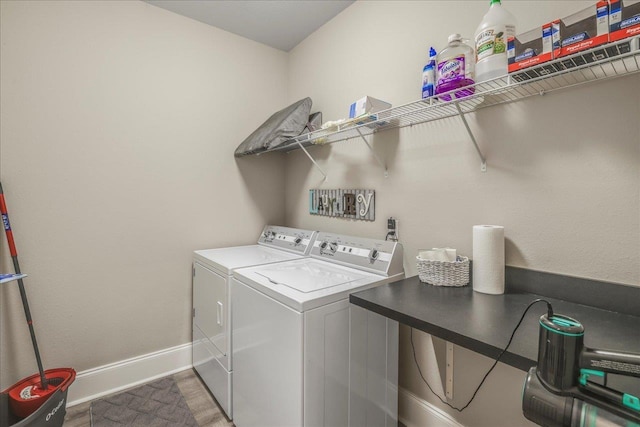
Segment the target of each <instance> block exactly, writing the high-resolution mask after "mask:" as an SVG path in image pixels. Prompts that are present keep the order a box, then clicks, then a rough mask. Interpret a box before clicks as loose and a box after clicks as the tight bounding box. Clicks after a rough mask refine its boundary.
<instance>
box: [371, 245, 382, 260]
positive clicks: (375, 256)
mask: <svg viewBox="0 0 640 427" xmlns="http://www.w3.org/2000/svg"><path fill="white" fill-rule="evenodd" d="M378 255H380V253H379V252H378V250H377V249H375V248H373V249H371V252H369V259H370V260H371V262H373V261H375V260H376V259H378Z"/></svg>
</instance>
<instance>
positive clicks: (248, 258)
mask: <svg viewBox="0 0 640 427" xmlns="http://www.w3.org/2000/svg"><path fill="white" fill-rule="evenodd" d="M315 234H316V232H315V231H309V230H300V229H295V228H287V227H277V226H271V225H268V226H266V227H265V228H264V230H263V232H262V234H261V235H260V238H259V239H258V244H257V245H248V246H235V247H229V248H218V249H206V250H200V251H195V252H194V255H193V367H194V368H195V370H196V371H197V372H198V374H199V375H200V377H201V378H202V380H203V381H204V383H205V384H206V385H207V387H208V388H209V390H210V391H211V392H212V393H213V395H214V396H215V398H216V400H217V401H218V403H219V404H220V406H221V407H222V409H223V410H224V411H225V413H226V414H227V416H228V417H229V418H230V419H231V418H233V405H232V393H231V391H232V388H233V358H232V351H231V350H232V340H231V305H230V283H231V276H232V274H233V271H234V270H235V269H237V268H240V267H248V266H254V265H264V264H271V263H277V262H283V261H290V260H295V259H300V258H303V257H305V256H307V255H308V254H309V252H310V250H311V244H312V242H313V241H314V237H315Z"/></svg>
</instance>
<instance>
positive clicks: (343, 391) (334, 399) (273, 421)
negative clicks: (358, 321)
mask: <svg viewBox="0 0 640 427" xmlns="http://www.w3.org/2000/svg"><path fill="white" fill-rule="evenodd" d="M402 277H404V270H403V267H402V246H401V245H400V244H398V243H394V242H390V241H384V240H382V241H380V240H373V239H365V238H358V237H349V236H342V235H335V234H329V233H322V232H320V233H318V236H317V237H316V240H315V242H314V243H313V246H312V248H311V256H310V257H309V258H304V259H299V260H294V261H287V262H283V263H278V264H272V265H265V266H258V267H250V268H243V269H239V270H237V271H236V272H235V274H234V276H233V280H232V282H231V299H232V304H233V313H232V337H233V371H234V374H233V375H234V378H233V381H234V385H233V402H234V409H233V410H234V424H235V425H236V426H238V427H249V426H273V427H276V426H277V427H287V426H305V427H310V426H346V425H347V423H348V410H349V408H348V402H349V300H348V297H349V294H350V293H351V292H354V291H357V290H362V289H366V288H370V287H373V286H377V285H381V284H383V283H387V282H391V281H395V280H398V279H401V278H402Z"/></svg>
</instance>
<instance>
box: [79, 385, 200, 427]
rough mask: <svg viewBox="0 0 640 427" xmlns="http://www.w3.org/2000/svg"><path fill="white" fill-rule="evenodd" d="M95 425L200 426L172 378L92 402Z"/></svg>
mask: <svg viewBox="0 0 640 427" xmlns="http://www.w3.org/2000/svg"><path fill="white" fill-rule="evenodd" d="M91 426H92V427H120V426H129V427H137V426H140V427H142V426H145V427H146V426H148V427H170V426H185V427H198V424H197V423H196V420H195V418H194V417H193V415H192V414H191V410H190V409H189V407H188V406H187V402H186V401H185V399H184V397H183V396H182V393H181V392H180V389H179V388H178V385H177V384H176V382H175V381H174V379H173V378H172V377H167V378H162V379H160V380H157V381H154V382H151V383H148V384H145V385H143V386H140V387H137V388H134V389H131V390H127V391H125V392H122V393H119V394H116V395H114V396H110V397H107V398H104V399H99V400H97V401H95V402H93V403H92V404H91Z"/></svg>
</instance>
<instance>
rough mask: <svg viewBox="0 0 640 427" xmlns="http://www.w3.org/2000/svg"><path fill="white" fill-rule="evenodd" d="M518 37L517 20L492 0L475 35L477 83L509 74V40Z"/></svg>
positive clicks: (498, 0) (495, 0) (497, 0)
mask: <svg viewBox="0 0 640 427" xmlns="http://www.w3.org/2000/svg"><path fill="white" fill-rule="evenodd" d="M515 36H516V18H515V17H514V16H513V15H512V14H511V13H509V12H508V11H507V10H506V9H505V8H503V7H502V4H501V3H500V0H491V3H490V6H489V11H488V12H487V13H486V14H485V15H484V18H482V21H481V22H480V25H479V26H478V29H477V30H476V33H475V50H476V79H475V80H476V83H480V82H483V81H486V80H491V79H495V78H496V77H501V76H504V75H505V74H507V71H508V60H507V40H508V39H509V38H510V37H515Z"/></svg>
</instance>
